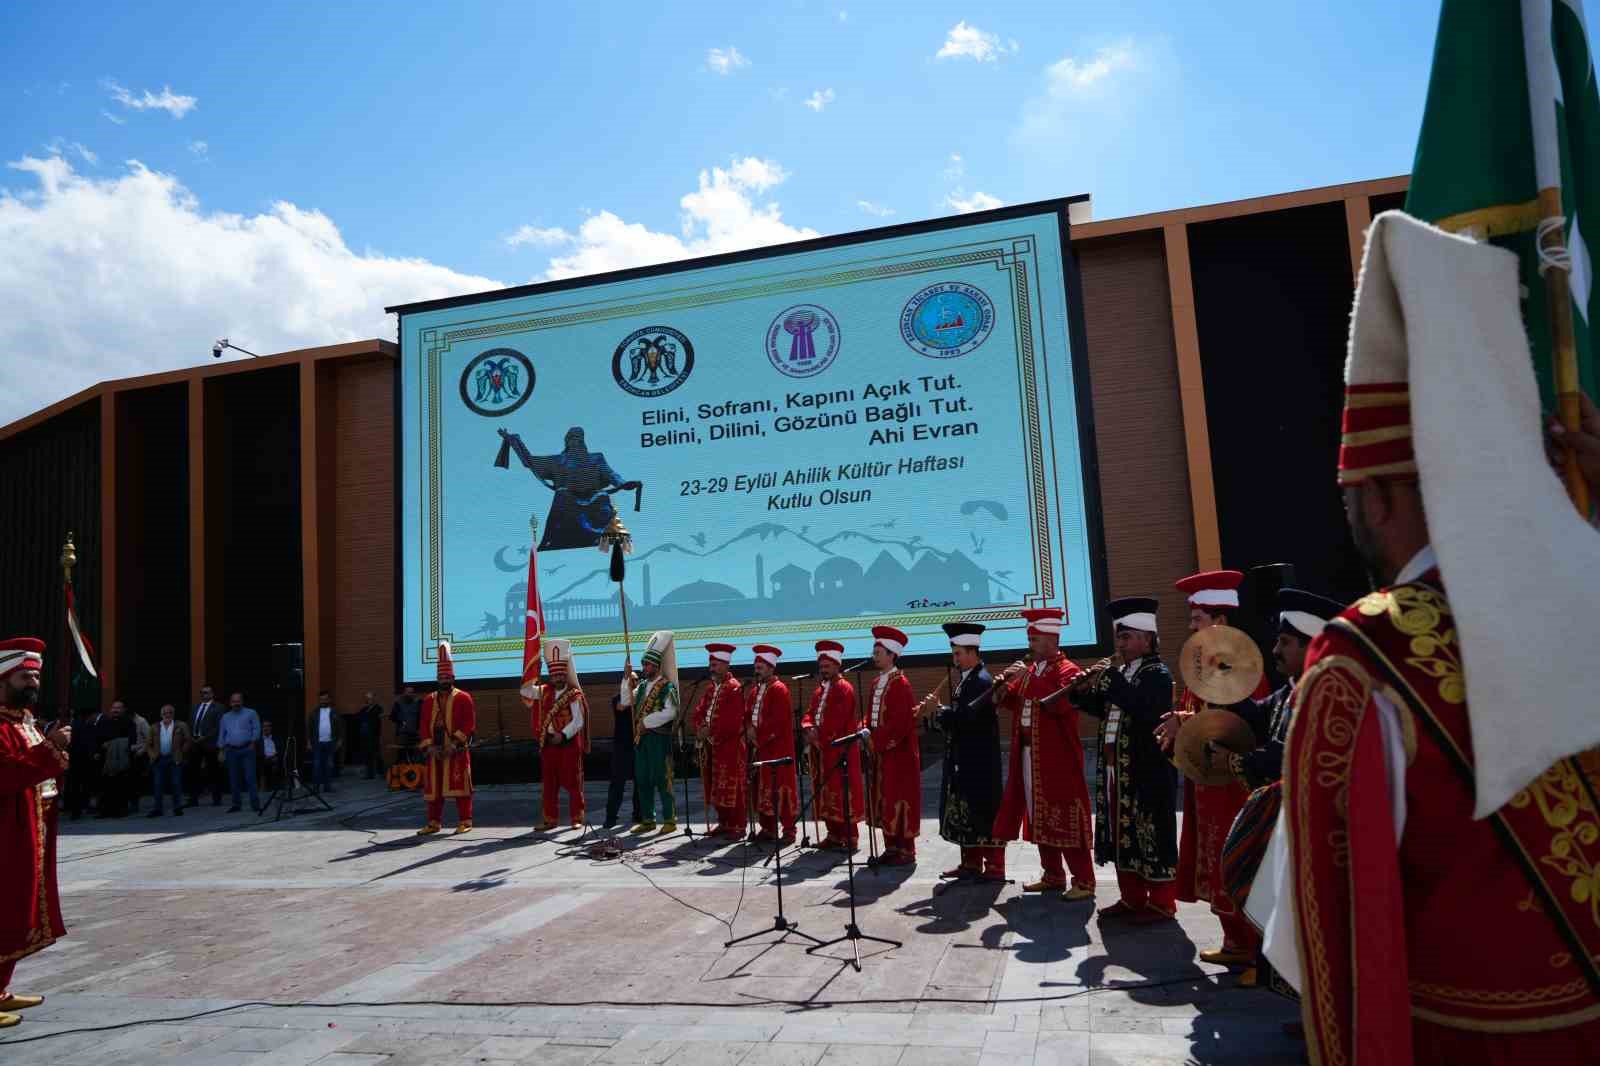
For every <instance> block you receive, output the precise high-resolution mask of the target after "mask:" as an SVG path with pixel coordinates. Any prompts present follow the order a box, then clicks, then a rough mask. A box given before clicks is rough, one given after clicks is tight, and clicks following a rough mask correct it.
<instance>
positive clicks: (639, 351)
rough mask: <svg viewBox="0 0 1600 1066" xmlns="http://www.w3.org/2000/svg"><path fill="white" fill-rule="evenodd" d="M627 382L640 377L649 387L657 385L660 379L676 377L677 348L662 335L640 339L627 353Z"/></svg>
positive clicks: (669, 339) (670, 340)
mask: <svg viewBox="0 0 1600 1066" xmlns="http://www.w3.org/2000/svg"><path fill="white" fill-rule="evenodd" d="M628 359H629V369H628V380H629V381H630V382H633V381H638V380H639V379H640V378H641V377H643V378H644V379H645V382H646V383H647V384H650V385H659V384H660V383H661V378H662V376H663V375H665V376H666V377H667V378H669V379H671V378H675V377H677V376H678V346H677V344H676V343H674V342H673V341H672V339H671V338H669V337H668V336H667V335H666V334H664V333H658V334H656V335H655V336H654V337H640V338H639V340H638V341H637V342H636V343H635V344H634V346H633V350H632V351H631V352H629V353H628Z"/></svg>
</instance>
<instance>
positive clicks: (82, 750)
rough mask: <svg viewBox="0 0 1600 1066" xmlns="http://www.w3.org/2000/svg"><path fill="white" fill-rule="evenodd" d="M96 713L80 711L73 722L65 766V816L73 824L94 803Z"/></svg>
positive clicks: (97, 716)
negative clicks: (67, 816)
mask: <svg viewBox="0 0 1600 1066" xmlns="http://www.w3.org/2000/svg"><path fill="white" fill-rule="evenodd" d="M100 718H101V713H100V712H99V711H91V710H81V709H80V710H79V711H78V712H77V721H75V722H74V723H73V730H72V745H71V749H70V751H71V756H72V761H71V762H70V763H69V764H68V766H67V813H68V814H69V815H71V817H72V820H73V821H74V822H76V821H77V820H78V819H79V818H81V817H83V809H84V808H85V807H87V806H89V805H90V804H91V803H93V801H94V793H95V785H96V783H97V782H96V778H97V775H98V774H99V772H100V771H99V768H98V767H97V766H96V765H95V759H94V757H95V754H96V753H97V752H98V751H99V750H100V749H99V745H98V744H97V743H96V742H95V732H96V730H97V729H98V728H99V725H100Z"/></svg>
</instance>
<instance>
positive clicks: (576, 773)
mask: <svg viewBox="0 0 1600 1066" xmlns="http://www.w3.org/2000/svg"><path fill="white" fill-rule="evenodd" d="M562 789H565V790H566V792H567V808H568V809H569V810H570V811H571V812H572V820H573V821H574V822H581V821H583V810H584V807H583V752H582V751H581V750H580V749H579V747H578V745H576V744H574V743H572V742H571V741H568V742H567V743H565V744H546V745H545V746H544V748H543V749H542V750H541V751H540V753H539V792H540V794H541V798H542V799H543V800H544V820H545V821H547V822H554V821H558V820H559V818H560V815H561V791H562Z"/></svg>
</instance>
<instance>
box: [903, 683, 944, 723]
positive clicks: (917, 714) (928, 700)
mask: <svg viewBox="0 0 1600 1066" xmlns="http://www.w3.org/2000/svg"><path fill="white" fill-rule="evenodd" d="M949 687H950V677H949V675H946V676H945V679H944V680H943V681H941V682H939V687H938V688H936V689H934V690H933V691H932V692H930V693H928V694H927V695H926V696H924V697H922V702H921V703H919V704H917V706H916V708H915V709H914V710H913V711H912V712H911V718H912V720H913V721H919V722H920V721H921V720H922V719H924V718H926V717H927V716H928V713H929V711H931V710H932V709H934V707H935V705H936V704H937V703H938V700H939V696H940V694H941V693H943V692H944V690H945V689H947V688H949Z"/></svg>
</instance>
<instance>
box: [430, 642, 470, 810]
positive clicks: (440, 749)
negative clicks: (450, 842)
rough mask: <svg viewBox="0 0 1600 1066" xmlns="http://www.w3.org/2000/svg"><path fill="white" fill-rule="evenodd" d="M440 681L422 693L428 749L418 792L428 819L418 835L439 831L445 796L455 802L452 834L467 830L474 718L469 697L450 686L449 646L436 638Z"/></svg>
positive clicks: (452, 678)
mask: <svg viewBox="0 0 1600 1066" xmlns="http://www.w3.org/2000/svg"><path fill="white" fill-rule="evenodd" d="M438 677H439V681H440V682H444V683H448V684H449V687H448V688H445V689H443V690H441V691H436V692H430V693H428V694H427V695H426V696H424V697H423V698H422V713H421V722H420V725H421V736H422V744H423V745H424V746H425V747H426V749H427V759H428V762H427V766H426V767H425V768H424V770H423V778H422V781H423V784H422V795H423V798H424V799H426V800H427V802H428V824H427V825H426V826H424V827H423V828H421V829H419V830H418V831H417V832H418V835H420V836H427V835H429V834H431V833H437V832H438V831H439V827H440V823H441V820H442V819H443V818H444V801H445V799H446V797H448V798H451V799H454V800H455V801H456V820H457V822H458V823H459V824H457V826H456V832H457V833H465V832H468V831H470V830H471V829H472V753H471V751H469V750H468V748H469V745H471V743H472V737H473V734H474V733H475V732H476V731H477V726H478V718H477V712H476V709H475V708H474V707H473V703H472V697H471V696H470V695H469V694H467V693H465V692H462V691H461V690H460V689H458V688H456V687H455V679H456V670H455V663H454V661H452V660H451V658H450V645H449V644H448V643H446V642H445V641H442V640H441V641H440V642H439V674H438Z"/></svg>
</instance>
